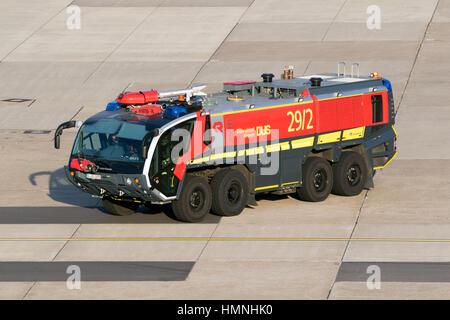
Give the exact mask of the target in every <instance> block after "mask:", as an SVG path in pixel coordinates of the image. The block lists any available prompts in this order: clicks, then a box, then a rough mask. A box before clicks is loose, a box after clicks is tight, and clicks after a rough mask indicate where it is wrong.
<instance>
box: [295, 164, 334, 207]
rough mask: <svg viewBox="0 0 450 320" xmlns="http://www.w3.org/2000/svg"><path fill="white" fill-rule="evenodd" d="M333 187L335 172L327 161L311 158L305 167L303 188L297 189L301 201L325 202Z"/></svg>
mask: <svg viewBox="0 0 450 320" xmlns="http://www.w3.org/2000/svg"><path fill="white" fill-rule="evenodd" d="M332 187H333V171H332V170H331V166H330V164H329V163H328V161H327V160H325V159H323V158H319V157H309V158H308V159H306V162H305V164H304V165H303V186H302V187H300V188H297V195H298V196H299V198H300V199H301V200H305V201H311V202H319V201H324V200H325V199H326V198H327V197H328V195H329V194H330V192H331V188H332Z"/></svg>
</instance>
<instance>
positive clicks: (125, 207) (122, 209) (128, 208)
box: [102, 197, 139, 216]
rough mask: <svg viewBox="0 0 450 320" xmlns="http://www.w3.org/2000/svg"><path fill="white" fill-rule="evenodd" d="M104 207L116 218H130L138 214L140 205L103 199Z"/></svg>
mask: <svg viewBox="0 0 450 320" xmlns="http://www.w3.org/2000/svg"><path fill="white" fill-rule="evenodd" d="M102 202H103V207H105V210H106V211H108V212H109V213H111V214H113V215H116V216H128V215H130V214H133V213H135V212H136V210H137V208H138V207H139V204H137V203H135V202H128V201H118V200H113V199H111V198H106V197H104V198H102Z"/></svg>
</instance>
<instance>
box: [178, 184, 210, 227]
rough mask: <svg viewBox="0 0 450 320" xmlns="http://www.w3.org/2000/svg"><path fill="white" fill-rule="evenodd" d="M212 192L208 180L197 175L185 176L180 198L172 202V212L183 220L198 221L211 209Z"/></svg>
mask: <svg viewBox="0 0 450 320" xmlns="http://www.w3.org/2000/svg"><path fill="white" fill-rule="evenodd" d="M211 203H212V192H211V187H210V186H209V183H208V181H207V180H206V179H205V178H203V177H199V176H186V178H185V179H184V182H183V188H182V189H181V194H180V198H179V199H178V200H174V201H173V202H172V210H173V214H174V215H175V217H176V218H177V219H178V220H181V221H184V222H199V221H201V220H203V218H204V217H205V216H206V215H207V214H208V213H209V210H211Z"/></svg>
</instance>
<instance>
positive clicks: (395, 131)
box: [392, 126, 398, 136]
mask: <svg viewBox="0 0 450 320" xmlns="http://www.w3.org/2000/svg"><path fill="white" fill-rule="evenodd" d="M392 130H394V133H395V136H398V134H397V130H395V128H394V126H392Z"/></svg>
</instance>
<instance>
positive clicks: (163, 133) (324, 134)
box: [54, 63, 397, 222]
mask: <svg viewBox="0 0 450 320" xmlns="http://www.w3.org/2000/svg"><path fill="white" fill-rule="evenodd" d="M340 69H341V70H340ZM351 69H352V71H351V73H348V74H346V72H345V64H343V63H341V64H338V72H337V73H323V74H315V75H311V76H301V77H294V75H293V67H292V66H288V67H285V69H284V70H283V71H282V74H281V76H280V78H278V79H275V76H274V75H273V74H272V73H264V74H262V79H261V81H248V80H244V81H243V80H240V81H230V82H225V83H224V86H223V90H222V91H221V92H218V93H214V94H206V93H204V92H203V89H204V87H205V86H196V87H191V88H188V89H182V90H174V91H164V92H158V91H157V90H149V91H139V92H122V93H120V94H119V96H118V97H117V99H116V100H115V101H113V102H110V103H109V104H108V105H107V107H106V110H104V111H102V112H100V113H98V114H96V115H94V116H92V117H90V118H89V119H87V120H86V121H84V123H82V122H81V121H68V122H65V123H62V124H61V125H60V126H59V127H58V128H57V130H56V131H55V140H54V143H55V148H59V147H60V136H61V134H62V131H63V130H64V129H66V128H71V127H79V128H80V129H79V131H78V134H77V137H76V140H75V143H74V145H73V148H72V152H71V154H70V158H69V163H68V165H67V166H66V167H65V171H66V174H67V178H68V179H69V180H70V182H71V183H73V184H74V185H75V186H76V187H77V188H79V189H81V190H83V191H85V192H88V193H90V194H92V195H93V196H97V197H101V198H102V201H103V205H104V207H105V209H106V210H107V211H108V212H110V213H112V214H115V215H128V214H131V213H133V212H136V210H137V209H138V207H139V206H140V205H145V206H152V205H155V204H166V203H170V204H171V207H172V209H173V213H174V215H175V217H176V218H177V219H179V220H181V221H186V222H197V221H201V220H202V219H203V218H204V217H205V216H206V215H207V214H208V213H209V212H212V213H214V214H217V215H221V216H234V215H238V214H240V213H241V212H242V211H243V209H244V208H245V207H246V206H256V205H257V202H256V200H255V195H256V194H258V193H268V192H270V193H277V194H288V193H292V194H294V195H295V196H296V197H298V198H300V199H301V200H305V201H314V202H317V201H323V200H325V199H326V198H327V197H328V195H329V194H330V193H331V192H332V193H334V194H337V195H342V196H354V195H358V194H360V193H361V191H362V190H363V189H364V188H371V187H373V186H374V184H373V175H374V174H375V172H376V170H377V169H380V168H384V167H385V166H386V165H387V164H388V163H389V162H390V161H391V160H392V159H393V158H394V157H395V156H396V154H397V150H396V148H397V147H396V140H397V138H396V136H397V135H396V132H395V129H394V122H395V110H394V101H393V94H392V87H391V83H390V82H389V80H387V79H384V78H382V77H381V76H379V75H378V73H376V72H374V73H372V74H370V76H360V75H359V65H358V64H356V63H355V64H352V67H351Z"/></svg>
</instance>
